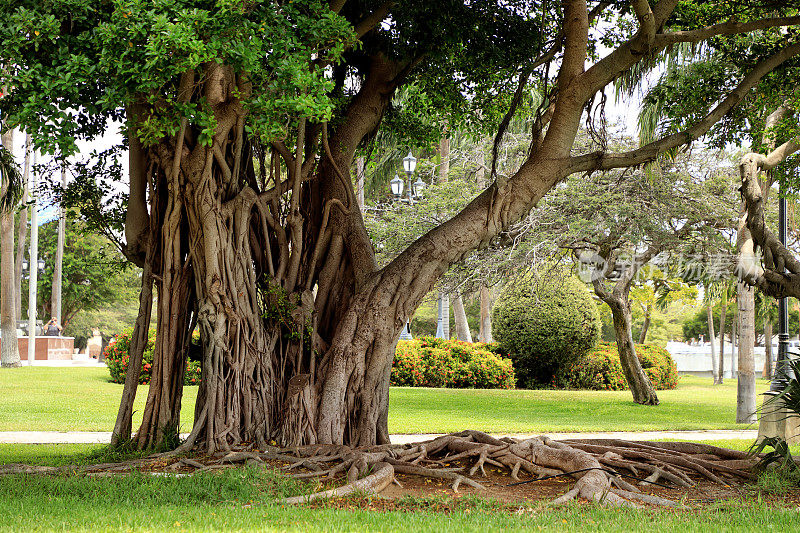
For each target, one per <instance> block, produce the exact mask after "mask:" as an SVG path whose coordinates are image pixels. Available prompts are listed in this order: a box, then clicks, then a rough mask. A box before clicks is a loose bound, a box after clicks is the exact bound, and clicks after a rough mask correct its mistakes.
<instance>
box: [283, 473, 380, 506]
mask: <svg viewBox="0 0 800 533" xmlns="http://www.w3.org/2000/svg"><path fill="white" fill-rule="evenodd" d="M393 479H394V468H393V467H392V465H390V464H389V463H378V464H377V465H375V472H373V473H372V474H370V475H368V476H366V477H364V478H362V479H359V480H356V481H351V482H350V483H348V484H347V485H344V486H343V487H337V488H335V489H330V490H326V491H323V492H315V493H313V494H308V495H306V496H293V497H291V498H284V499H283V500H281V501H280V502H279V503H285V504H292V505H293V504H298V503H307V502H310V501H313V500H319V499H324V498H339V497H342V496H347V495H348V494H352V493H354V492H368V493H374V494H377V493H379V492H380V491H382V490H383V489H385V488H386V487H388V486H389V484H390V483H391V482H392V480H393Z"/></svg>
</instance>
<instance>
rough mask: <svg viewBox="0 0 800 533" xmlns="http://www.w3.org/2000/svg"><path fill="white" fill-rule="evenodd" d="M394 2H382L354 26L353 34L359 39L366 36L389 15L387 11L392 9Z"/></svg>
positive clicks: (391, 0) (392, 0)
mask: <svg viewBox="0 0 800 533" xmlns="http://www.w3.org/2000/svg"><path fill="white" fill-rule="evenodd" d="M394 4H395V2H394V0H390V1H388V2H384V3H383V4H381V5H380V6H378V8H377V9H376V10H375V11H373V12H372V13H370V14H369V15H367V16H366V17H365V18H363V19H362V20H361V21H360V22H358V23H357V24H356V25H355V32H356V35H358V38H359V39H360V38H361V37H363V36H364V35H366V34H367V32H369V31H370V30H372V29H373V28H375V27H376V26H377V25H378V24H380V23H381V21H382V20H383V19H385V18H386V16H387V15H388V14H389V10H390V9H392V7H393V6H394Z"/></svg>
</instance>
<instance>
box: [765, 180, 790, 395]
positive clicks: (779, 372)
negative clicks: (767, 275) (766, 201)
mask: <svg viewBox="0 0 800 533" xmlns="http://www.w3.org/2000/svg"><path fill="white" fill-rule="evenodd" d="M786 222H787V221H786V196H785V195H784V194H783V186H781V196H780V198H779V199H778V233H779V234H780V235H779V237H780V241H781V244H782V245H784V246H786V241H787V237H788V235H787V227H786V226H787V224H786ZM788 359H789V302H788V301H787V299H786V297H783V298H780V299H779V300H778V359H777V361H776V362H775V375H774V377H773V378H772V383H771V384H770V387H769V392H768V394H770V395H773V396H777V395H778V394H780V393H782V392H783V391H784V389H785V388H786V383H787V381H788V379H789V376H788V375H787V371H788V368H787V366H788V365H787V362H788Z"/></svg>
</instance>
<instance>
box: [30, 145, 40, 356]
mask: <svg viewBox="0 0 800 533" xmlns="http://www.w3.org/2000/svg"><path fill="white" fill-rule="evenodd" d="M30 191H31V200H32V202H31V248H30V252H29V253H28V268H29V269H30V277H29V280H28V365H30V366H33V361H34V360H35V359H36V284H37V279H36V278H37V275H38V274H39V268H38V265H39V222H38V220H37V210H38V208H39V206H38V200H39V195H38V193H37V191H36V151H35V150H34V152H33V170H32V171H31V187H30Z"/></svg>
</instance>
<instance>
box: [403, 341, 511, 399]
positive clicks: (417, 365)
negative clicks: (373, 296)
mask: <svg viewBox="0 0 800 533" xmlns="http://www.w3.org/2000/svg"><path fill="white" fill-rule="evenodd" d="M487 346H488V345H485V344H479V343H473V344H470V343H467V342H460V341H451V340H444V339H435V338H432V337H423V338H420V339H417V340H413V341H400V342H399V343H398V344H397V351H396V352H395V358H394V361H393V363H392V374H391V384H392V385H397V386H408V387H448V388H478V389H513V388H514V368H513V366H512V364H511V360H510V359H505V358H502V357H499V356H498V355H496V354H494V353H492V352H491V351H489V350H487V349H486V347H487Z"/></svg>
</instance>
